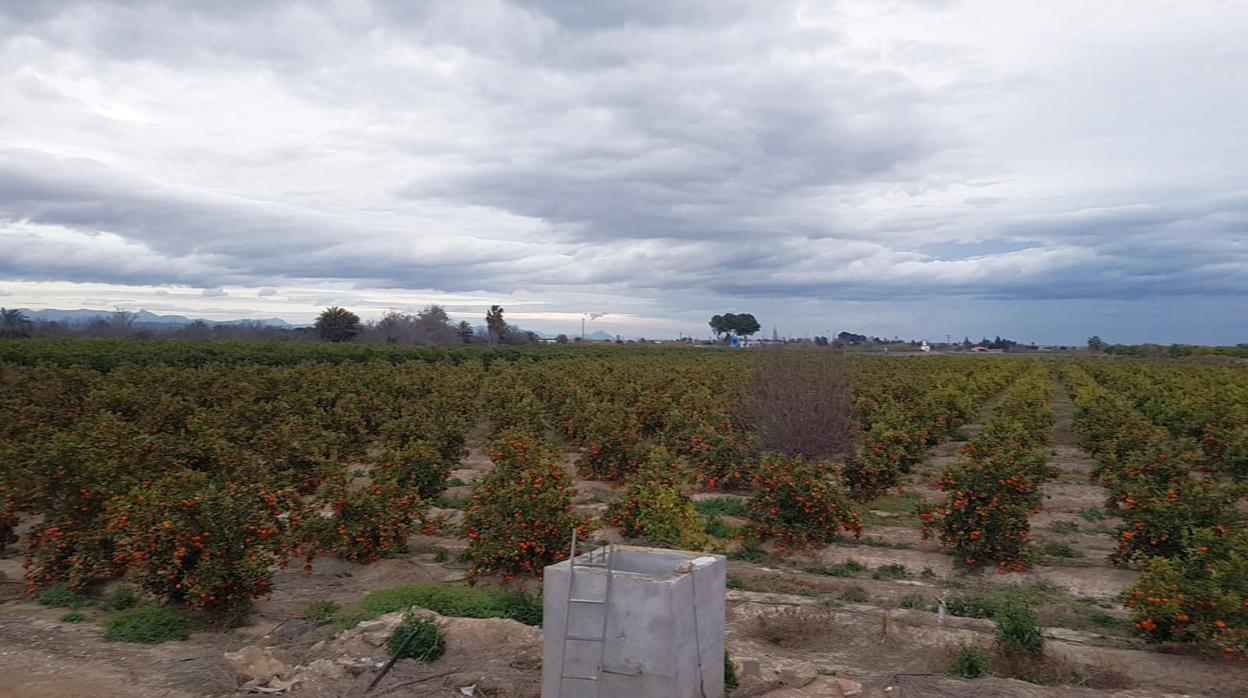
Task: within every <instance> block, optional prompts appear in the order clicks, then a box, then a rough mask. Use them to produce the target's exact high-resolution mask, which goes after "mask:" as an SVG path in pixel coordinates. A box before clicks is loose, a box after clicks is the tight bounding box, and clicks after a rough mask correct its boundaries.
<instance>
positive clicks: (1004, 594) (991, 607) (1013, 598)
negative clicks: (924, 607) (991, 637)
mask: <svg viewBox="0 0 1248 698" xmlns="http://www.w3.org/2000/svg"><path fill="white" fill-rule="evenodd" d="M1052 598H1053V597H1052V594H1051V593H1050V592H1048V591H1047V590H1045V589H1044V588H1041V587H1026V586H1014V585H1002V586H995V587H988V588H984V589H981V590H979V591H976V592H974V593H970V594H960V595H958V596H955V597H953V598H951V599H949V600H948V601H947V602H946V603H945V609H946V610H947V611H949V614H950V615H954V616H961V617H963V618H993V617H995V616H996V615H997V614H998V613H1000V612H1001V611H1003V610H1004V609H1006V608H1010V607H1019V608H1031V607H1033V606H1036V605H1039V604H1041V603H1044V602H1046V601H1049V600H1051V599H1052Z"/></svg>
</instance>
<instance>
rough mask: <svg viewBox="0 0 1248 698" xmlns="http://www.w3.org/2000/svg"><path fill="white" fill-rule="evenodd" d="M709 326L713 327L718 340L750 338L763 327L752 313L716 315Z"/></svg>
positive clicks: (712, 329)
mask: <svg viewBox="0 0 1248 698" xmlns="http://www.w3.org/2000/svg"><path fill="white" fill-rule="evenodd" d="M708 324H709V325H710V326H711V331H712V332H714V333H715V337H716V338H718V337H720V336H730V335H736V336H738V337H749V336H750V335H752V334H754V333H756V332H758V331H759V330H760V329H762V326H761V325H759V324H758V320H756V319H755V318H754V316H753V315H752V314H750V313H724V314H723V315H715V316H713V317H712V318H711V321H710V323H708Z"/></svg>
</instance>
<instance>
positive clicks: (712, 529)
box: [705, 516, 741, 538]
mask: <svg viewBox="0 0 1248 698" xmlns="http://www.w3.org/2000/svg"><path fill="white" fill-rule="evenodd" d="M705 531H706V533H707V535H710V536H714V537H716V538H736V537H737V536H739V535H741V527H740V526H733V525H732V524H730V523H726V522H725V521H724V520H723V519H721V518H719V517H718V516H712V517H711V518H709V519H707V520H706V528H705Z"/></svg>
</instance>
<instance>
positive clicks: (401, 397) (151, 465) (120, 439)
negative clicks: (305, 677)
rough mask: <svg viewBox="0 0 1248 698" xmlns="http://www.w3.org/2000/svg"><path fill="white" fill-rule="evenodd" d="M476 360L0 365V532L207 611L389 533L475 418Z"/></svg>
mask: <svg viewBox="0 0 1248 698" xmlns="http://www.w3.org/2000/svg"><path fill="white" fill-rule="evenodd" d="M481 375H482V367H481V366H480V365H479V364H477V365H473V364H467V363H465V364H461V365H451V364H445V365H435V364H427V363H423V362H413V363H409V364H404V365H401V366H395V365H392V364H389V363H374V364H353V365H338V366H330V365H323V364H304V365H300V366H293V367H276V368H275V367H258V366H229V367H224V366H213V367H203V368H175V367H168V366H150V367H121V368H117V369H115V370H112V371H111V372H108V373H102V372H98V371H93V370H89V369H78V368H52V367H38V366H34V367H15V366H0V415H2V417H3V418H0V492H2V493H3V499H4V506H3V512H4V519H3V520H0V524H4V525H6V526H7V527H8V530H5V531H0V540H6V541H11V540H12V535H11V530H12V527H14V526H16V525H17V523H18V521H19V520H20V518H23V517H27V516H29V517H30V520H31V524H32V525H31V526H30V528H29V535H28V540H27V545H26V549H27V558H26V562H25V567H26V575H27V578H28V579H29V581H30V583H31V586H32V588H37V587H41V586H44V585H47V584H50V583H52V582H55V581H65V582H67V583H69V584H70V585H71V586H73V587H75V588H78V587H87V586H91V585H93V584H96V583H100V582H103V581H107V580H109V579H111V578H113V577H116V576H118V575H123V574H126V575H128V576H130V577H131V578H132V579H134V580H135V581H136V582H138V583H139V584H140V585H141V586H142V587H143V588H144V589H145V590H147V591H148V592H150V593H152V594H153V595H155V596H158V597H160V598H162V599H166V600H168V601H171V602H178V603H186V604H188V605H190V606H193V607H196V608H199V609H201V610H203V611H204V612H205V613H206V614H207V615H209V616H212V617H213V618H215V619H218V620H224V621H232V620H236V619H238V618H239V617H240V615H241V614H242V613H243V612H245V610H246V608H247V607H248V605H249V601H250V599H252V598H254V597H255V596H258V595H262V594H264V593H267V591H268V590H269V587H270V585H271V580H272V574H273V569H274V567H275V566H276V565H278V564H283V563H285V562H286V561H287V560H288V559H290V558H292V557H295V556H303V557H309V558H310V557H313V556H315V555H318V554H323V553H332V554H338V555H342V556H344V557H347V558H350V559H356V560H373V559H377V558H378V557H380V556H383V555H386V554H389V553H391V552H393V551H396V550H397V549H399V548H401V547H402V545H403V544H404V541H405V540H406V537H407V534H408V533H409V532H410V530H411V528H412V527H413V526H414V525H417V524H418V523H419V522H420V517H421V502H422V501H423V500H426V499H428V498H430V497H434V496H436V495H437V494H438V493H439V492H441V491H442V489H444V488H445V486H446V477H447V473H448V472H449V470H450V468H451V467H453V465H454V464H455V463H456V462H458V460H459V459H460V457H461V453H462V451H463V444H464V434H465V432H466V431H467V429H468V428H469V427H470V426H471V425H472V423H473V422H474V421H475V410H476V404H475V401H476V394H477V392H478V385H479V383H480V379H481Z"/></svg>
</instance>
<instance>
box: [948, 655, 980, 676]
mask: <svg viewBox="0 0 1248 698" xmlns="http://www.w3.org/2000/svg"><path fill="white" fill-rule="evenodd" d="M948 673H949V674H950V675H951V676H957V677H960V678H963V679H978V678H983V677H984V676H987V675H988V655H987V653H985V652H984V651H983V650H981V649H979V648H978V647H963V648H961V649H960V650H958V656H957V657H955V658H954V660H953V663H952V664H950V665H949V669H948Z"/></svg>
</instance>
